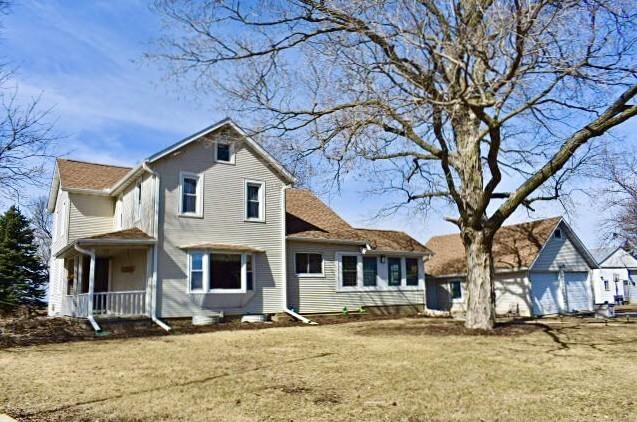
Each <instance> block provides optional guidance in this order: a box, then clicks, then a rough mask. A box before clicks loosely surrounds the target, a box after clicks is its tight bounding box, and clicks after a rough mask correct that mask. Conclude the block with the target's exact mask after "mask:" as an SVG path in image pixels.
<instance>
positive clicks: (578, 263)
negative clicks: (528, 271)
mask: <svg viewBox="0 0 637 422" xmlns="http://www.w3.org/2000/svg"><path fill="white" fill-rule="evenodd" d="M559 227H560V228H561V229H562V238H561V239H557V238H555V237H551V238H550V239H549V240H548V242H547V243H546V245H545V246H544V249H542V252H540V255H539V256H538V258H537V260H536V261H535V264H534V265H533V268H532V271H559V270H560V267H563V269H564V271H588V270H589V269H590V268H589V266H588V263H587V262H586V259H584V257H583V256H582V254H581V253H580V252H579V251H578V249H577V248H576V247H575V245H574V244H573V241H572V240H571V239H570V237H569V236H568V235H567V233H568V231H567V230H566V229H565V228H564V226H563V225H560V226H559Z"/></svg>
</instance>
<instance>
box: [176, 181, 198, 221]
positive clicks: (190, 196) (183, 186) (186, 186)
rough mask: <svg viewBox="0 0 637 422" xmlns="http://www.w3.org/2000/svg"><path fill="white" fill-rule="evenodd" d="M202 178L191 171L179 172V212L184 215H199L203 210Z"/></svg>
mask: <svg viewBox="0 0 637 422" xmlns="http://www.w3.org/2000/svg"><path fill="white" fill-rule="evenodd" d="M201 185H202V178H201V177H200V176H199V175H197V174H193V173H184V172H182V173H181V183H180V190H181V200H180V205H179V213H180V214H181V215H185V216H197V217H201V215H202V210H203V198H202V197H201V192H202V186H201Z"/></svg>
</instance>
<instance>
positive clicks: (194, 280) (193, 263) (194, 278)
mask: <svg viewBox="0 0 637 422" xmlns="http://www.w3.org/2000/svg"><path fill="white" fill-rule="evenodd" d="M204 257H205V254H204V253H203V252H192V253H191V254H190V291H191V292H199V291H203V289H204V287H203V279H204V269H203V264H204Z"/></svg>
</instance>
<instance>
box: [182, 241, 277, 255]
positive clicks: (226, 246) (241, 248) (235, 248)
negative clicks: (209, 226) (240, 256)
mask: <svg viewBox="0 0 637 422" xmlns="http://www.w3.org/2000/svg"><path fill="white" fill-rule="evenodd" d="M179 249H186V250H212V251H223V252H242V253H243V252H246V253H262V252H265V250H264V249H261V248H255V247H252V246H248V245H235V244H230V243H208V242H200V243H193V244H190V245H183V246H180V247H179Z"/></svg>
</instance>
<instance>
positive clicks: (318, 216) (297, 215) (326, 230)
mask: <svg viewBox="0 0 637 422" xmlns="http://www.w3.org/2000/svg"><path fill="white" fill-rule="evenodd" d="M285 192H286V194H285V211H286V214H285V219H286V231H287V237H288V239H297V240H306V241H316V242H331V243H351V244H355V245H361V246H369V248H370V249H372V250H377V251H379V252H380V251H387V252H413V253H417V254H421V255H427V254H429V253H430V251H429V250H428V249H427V248H426V247H424V246H423V245H422V244H421V243H419V242H418V241H416V240H415V239H413V238H412V237H411V236H409V235H408V234H406V233H403V232H398V231H393V230H379V229H358V228H354V227H352V226H351V225H349V223H347V222H346V221H345V220H343V219H342V218H341V217H340V216H339V215H338V214H336V213H335V212H334V210H332V209H331V208H330V207H328V206H327V205H325V203H323V201H321V200H320V199H319V198H318V197H317V196H316V195H314V193H312V192H311V191H310V190H307V189H299V188H289V189H286V191H285Z"/></svg>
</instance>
